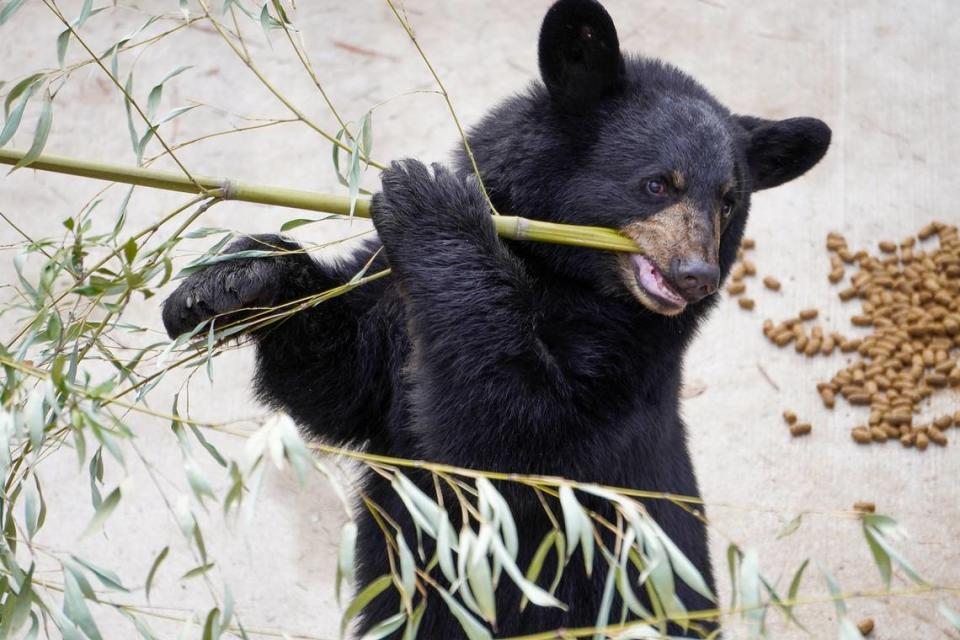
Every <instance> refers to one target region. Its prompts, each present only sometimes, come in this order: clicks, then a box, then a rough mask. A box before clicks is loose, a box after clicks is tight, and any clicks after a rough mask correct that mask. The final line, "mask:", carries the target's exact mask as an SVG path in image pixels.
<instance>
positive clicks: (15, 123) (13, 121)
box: [0, 83, 37, 147]
mask: <svg viewBox="0 0 960 640" xmlns="http://www.w3.org/2000/svg"><path fill="white" fill-rule="evenodd" d="M36 88H37V84H36V83H31V84H29V85H27V87H26V89H25V91H24V92H23V95H22V96H21V97H20V100H19V102H17V104H16V106H15V107H13V110H11V111H9V112H8V113H7V119H6V122H4V125H3V130H2V131H0V147H2V146H3V145H5V144H7V142H8V141H9V140H10V138H12V137H13V134H14V133H16V131H17V128H18V127H19V126H20V120H21V119H22V118H23V110H24V109H25V108H26V106H27V102H29V101H30V98H31V96H33V92H34V91H35V90H36ZM11 93H12V92H11ZM9 99H10V96H9V95H8V96H7V100H9ZM4 106H6V103H5V105H4Z"/></svg>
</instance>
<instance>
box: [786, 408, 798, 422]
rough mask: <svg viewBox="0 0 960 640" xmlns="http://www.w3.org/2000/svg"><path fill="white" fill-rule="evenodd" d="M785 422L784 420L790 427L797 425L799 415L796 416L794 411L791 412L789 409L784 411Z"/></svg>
mask: <svg viewBox="0 0 960 640" xmlns="http://www.w3.org/2000/svg"><path fill="white" fill-rule="evenodd" d="M783 420H784V422H786V423H787V424H788V425H792V424H793V423H795V422H796V421H797V414H795V413H794V412H793V411H790V410H789V409H788V410H787V411H784V412H783Z"/></svg>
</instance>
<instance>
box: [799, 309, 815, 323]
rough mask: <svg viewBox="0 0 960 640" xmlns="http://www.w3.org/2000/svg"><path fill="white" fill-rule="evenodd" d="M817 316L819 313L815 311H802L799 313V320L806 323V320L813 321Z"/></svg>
mask: <svg viewBox="0 0 960 640" xmlns="http://www.w3.org/2000/svg"><path fill="white" fill-rule="evenodd" d="M818 315H820V312H819V311H818V310H816V309H804V310H803V311H801V312H800V319H801V320H803V321H804V322H806V321H807V320H813V319H814V318H816V317H817V316H818Z"/></svg>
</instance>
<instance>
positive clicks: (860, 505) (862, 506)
mask: <svg viewBox="0 0 960 640" xmlns="http://www.w3.org/2000/svg"><path fill="white" fill-rule="evenodd" d="M853 510H854V511H861V512H863V513H874V512H875V511H876V510H877V505H875V504H874V503H872V502H867V501H866V500H861V501H858V502H854V503H853Z"/></svg>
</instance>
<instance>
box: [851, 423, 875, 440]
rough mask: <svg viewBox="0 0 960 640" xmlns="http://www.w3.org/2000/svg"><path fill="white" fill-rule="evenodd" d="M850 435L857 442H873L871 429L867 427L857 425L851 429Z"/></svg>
mask: <svg viewBox="0 0 960 640" xmlns="http://www.w3.org/2000/svg"><path fill="white" fill-rule="evenodd" d="M850 435H851V436H852V437H853V439H854V441H855V442H856V443H857V444H870V443H871V442H873V438H872V437H871V436H870V431H869V430H868V429H867V428H866V427H857V428H856V429H853V430H851V431H850Z"/></svg>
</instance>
